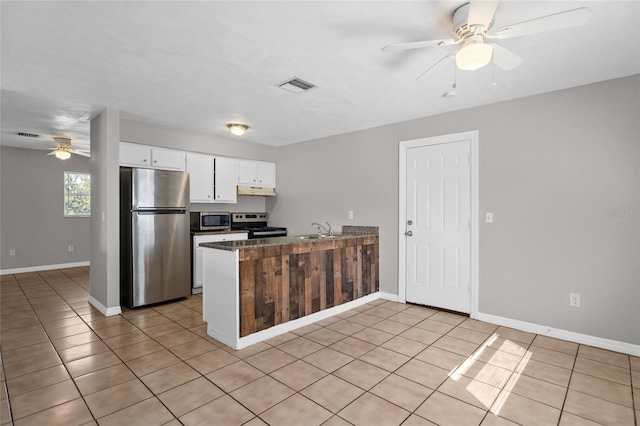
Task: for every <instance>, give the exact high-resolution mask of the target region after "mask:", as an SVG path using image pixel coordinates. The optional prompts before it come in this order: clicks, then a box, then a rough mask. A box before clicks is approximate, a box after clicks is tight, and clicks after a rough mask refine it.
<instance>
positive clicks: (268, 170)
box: [256, 161, 276, 188]
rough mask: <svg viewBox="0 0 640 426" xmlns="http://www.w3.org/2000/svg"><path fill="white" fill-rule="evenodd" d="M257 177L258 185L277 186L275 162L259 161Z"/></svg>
mask: <svg viewBox="0 0 640 426" xmlns="http://www.w3.org/2000/svg"><path fill="white" fill-rule="evenodd" d="M256 165H257V172H256V174H257V178H258V186H266V187H269V188H275V187H276V165H275V163H265V162H263V161H258V162H257V164H256Z"/></svg>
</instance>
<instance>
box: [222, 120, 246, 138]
mask: <svg viewBox="0 0 640 426" xmlns="http://www.w3.org/2000/svg"><path fill="white" fill-rule="evenodd" d="M227 128H228V129H229V131H230V132H231V133H233V134H234V135H236V136H238V137H240V136H242V135H244V133H245V132H246V131H247V130H248V129H249V126H247V125H246V124H239V123H229V124H227Z"/></svg>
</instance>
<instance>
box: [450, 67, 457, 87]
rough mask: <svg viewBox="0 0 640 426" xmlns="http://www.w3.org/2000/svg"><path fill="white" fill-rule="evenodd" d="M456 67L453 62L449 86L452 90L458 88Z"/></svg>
mask: <svg viewBox="0 0 640 426" xmlns="http://www.w3.org/2000/svg"><path fill="white" fill-rule="evenodd" d="M457 68H458V67H457V66H456V63H455V61H454V62H453V84H452V85H451V87H453V88H454V89H457V88H458V70H457Z"/></svg>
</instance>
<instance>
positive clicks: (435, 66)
mask: <svg viewBox="0 0 640 426" xmlns="http://www.w3.org/2000/svg"><path fill="white" fill-rule="evenodd" d="M456 52H457V50H456ZM456 52H451V53H449V54H448V55H447V56H445V57H444V58H442V59H440V60H439V61H438V62H436V63H435V64H433V65H432V66H431V67H429V68H428V69H427V70H426V71H425V72H423V73H422V74H420V75H419V76H418V77H416V80H419V79H421V78H422V77H424V76H426V75H427V74H429V76H432V75H436V74H437V73H438V71H440V70H441V69H442V68H444V67H445V66H446V65H447V64H448V63H449V62H450V61H451V59H452V58H453V57H454V56H456Z"/></svg>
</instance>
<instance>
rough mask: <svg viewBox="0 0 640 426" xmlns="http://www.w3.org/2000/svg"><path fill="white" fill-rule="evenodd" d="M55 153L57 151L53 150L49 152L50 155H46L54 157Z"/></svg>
mask: <svg viewBox="0 0 640 426" xmlns="http://www.w3.org/2000/svg"><path fill="white" fill-rule="evenodd" d="M56 151H57V149H54V150H53V151H51V152H50V153H48V154H47V155H56Z"/></svg>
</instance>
